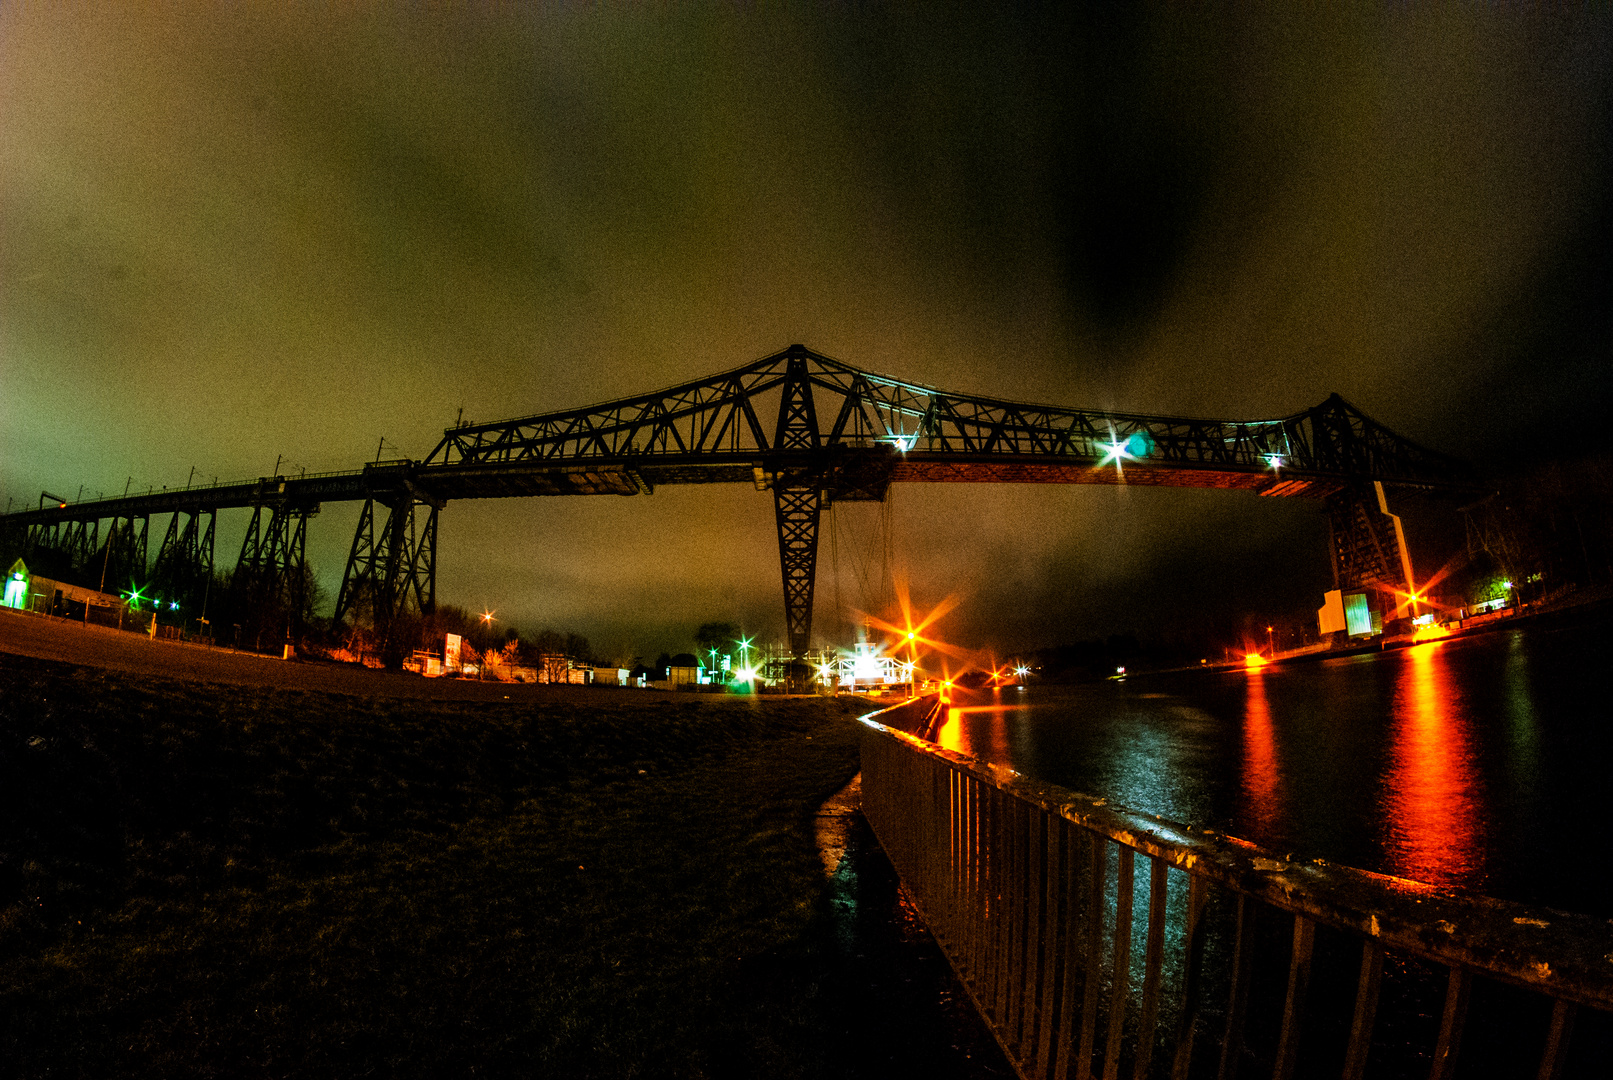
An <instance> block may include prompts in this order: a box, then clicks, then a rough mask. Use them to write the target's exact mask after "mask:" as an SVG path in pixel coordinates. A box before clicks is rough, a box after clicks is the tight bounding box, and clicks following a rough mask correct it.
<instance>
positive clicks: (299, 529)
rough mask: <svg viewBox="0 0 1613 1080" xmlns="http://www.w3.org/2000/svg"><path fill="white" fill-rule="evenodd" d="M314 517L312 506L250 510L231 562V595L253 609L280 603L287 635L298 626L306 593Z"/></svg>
mask: <svg viewBox="0 0 1613 1080" xmlns="http://www.w3.org/2000/svg"><path fill="white" fill-rule="evenodd" d="M265 511H267V514H268V517H267V520H265ZM317 513H319V506H318V505H317V504H315V505H311V506H309V505H301V506H298V505H291V504H288V503H277V504H273V505H264V504H262V503H260V504H258V505H256V506H254V507H253V508H252V520H251V523H250V524H248V526H247V530H246V536H245V537H244V538H243V539H242V541H241V555H240V558H239V559H237V560H236V563H235V578H234V581H233V583H232V584H233V587H234V589H235V591H236V592H237V594H238V595H240V596H242V597H244V598H245V599H246V600H247V602H248V603H249V604H251V605H253V606H254V607H256V608H258V610H259V611H263V610H265V609H268V608H271V607H274V606H277V605H282V604H283V605H285V608H286V611H287V614H288V616H289V626H288V630H289V632H291V633H292V634H296V633H298V632H300V630H301V628H302V627H301V620H302V615H303V609H304V608H305V606H306V604H305V598H306V596H307V592H308V559H307V538H308V519H309V518H310V517H312V516H313V515H315V514H317Z"/></svg>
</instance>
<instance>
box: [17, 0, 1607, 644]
mask: <svg viewBox="0 0 1613 1080" xmlns="http://www.w3.org/2000/svg"><path fill="white" fill-rule="evenodd" d="M1067 7H1068V8H1069V10H1065V9H1062V8H1061V9H1058V10H1054V11H1041V10H1036V9H1032V8H1029V7H1026V8H1014V9H1012V10H1007V11H1000V10H999V11H994V10H989V9H985V8H981V7H980V6H978V5H956V6H946V5H924V6H923V7H922V8H901V7H894V6H892V7H887V6H883V5H846V6H841V7H825V6H820V5H812V6H802V7H793V8H786V9H770V10H767V11H759V10H758V11H749V10H730V9H726V8H716V7H705V6H687V7H656V8H626V9H583V8H576V9H572V8H564V7H560V8H546V9H536V8H527V7H515V8H511V9H506V10H501V11H493V10H490V9H476V10H435V9H416V10H408V11H405V10H399V9H394V8H392V7H376V8H373V9H366V10H353V9H350V8H334V9H333V8H330V7H324V6H307V7H303V8H298V9H295V10H294V9H289V8H286V7H284V6H280V5H275V6H267V5H265V6H259V7H251V6H249V7H246V8H244V9H243V8H230V9H223V8H215V7H212V6H205V5H193V6H183V5H164V6H163V7H161V8H160V9H159V8H150V7H147V6H144V5H126V6H110V5H103V6H101V7H97V8H89V9H84V8H60V7H53V6H42V5H7V6H5V7H4V8H3V9H0V43H3V44H0V107H3V108H4V116H5V120H4V123H3V124H0V283H3V289H0V377H3V400H0V409H3V410H4V413H3V416H4V423H3V425H0V485H3V487H4V492H5V494H6V495H7V496H8V497H11V498H19V499H22V500H25V501H26V500H29V499H30V498H31V497H34V496H36V495H37V491H38V490H39V489H40V488H50V489H51V490H56V491H65V492H67V493H72V492H73V491H76V489H77V487H78V485H79V484H81V483H82V484H85V485H87V486H88V488H89V490H90V491H91V492H94V491H98V490H105V491H114V490H121V488H122V486H123V485H124V483H125V482H128V481H129V479H130V478H131V477H133V482H135V483H137V484H152V483H154V484H159V485H160V484H163V483H168V484H182V483H184V482H185V480H186V478H187V474H188V472H189V470H190V469H191V468H192V466H195V467H197V468H198V469H199V470H200V473H201V475H203V476H204V477H207V478H211V477H212V476H214V475H218V476H222V477H224V478H231V477H239V476H256V475H260V474H262V473H265V472H267V471H268V470H269V469H270V468H271V467H272V466H273V464H274V461H275V459H276V457H277V455H285V456H286V457H287V458H288V459H289V460H290V461H291V462H292V463H293V464H295V465H296V466H298V467H306V468H307V469H309V470H310V471H315V470H320V469H332V468H342V467H349V466H352V465H354V464H356V463H357V462H360V461H363V460H366V459H368V458H370V457H372V456H373V455H374V454H375V452H376V447H377V445H378V442H379V440H380V439H381V437H383V436H385V437H386V439H387V440H388V442H389V443H390V444H391V445H394V446H397V447H399V448H400V449H401V451H402V452H405V453H409V454H411V455H414V456H421V455H424V454H425V453H426V452H427V451H429V450H430V448H431V447H432V445H434V443H435V442H436V439H437V438H438V437H439V435H440V433H441V430H442V428H443V427H445V426H447V425H448V424H450V423H451V422H452V421H453V420H454V418H455V416H456V415H457V414H458V412H459V410H460V409H461V408H463V409H464V410H465V415H466V416H467V417H469V418H474V419H478V420H488V419H494V418H497V417H500V416H512V415H521V414H527V413H532V412H538V411H543V410H546V409H551V408H560V407H566V406H574V405H579V404H584V403H587V402H589V401H597V400H603V399H608V398H611V397H615V396H620V395H625V394H629V393H635V392H641V391H644V390H647V389H651V388H654V387H656V386H662V385H667V384H670V383H672V382H675V381H679V380H683V379H688V378H693V377H698V376H700V375H703V374H707V373H710V372H714V371H717V370H720V369H722V368H726V367H730V366H733V365H734V364H737V363H740V362H743V361H745V360H748V359H751V358H754V357H757V356H761V355H765V354H767V353H770V352H772V351H774V350H776V349H778V348H780V347H782V346H784V345H786V344H789V343H790V342H793V341H803V342H806V343H808V344H810V345H812V346H814V347H816V348H818V349H820V350H821V351H824V352H827V353H829V354H831V355H835V356H838V357H840V358H842V359H845V360H847V361H850V362H852V363H856V364H860V365H863V366H867V367H870V368H873V369H875V370H881V371H885V372H888V373H890V374H893V375H898V376H903V377H907V378H912V379H915V380H918V381H922V382H927V383H931V384H935V385H940V386H945V387H948V388H951V389H956V390H960V391H965V392H984V393H992V394H998V395H1004V396H1010V397H1020V398H1025V399H1030V400H1044V401H1057V402H1060V403H1066V404H1072V405H1088V406H1094V407H1109V408H1123V409H1129V410H1138V411H1156V412H1181V413H1189V414H1197V415H1225V416H1243V417H1256V416H1271V415H1282V414H1286V413H1290V412H1293V411H1296V410H1298V409H1300V408H1303V407H1305V406H1307V405H1310V404H1314V403H1316V402H1318V401H1320V400H1322V399H1323V398H1324V397H1325V396H1326V395H1327V394H1328V393H1329V392H1332V391H1335V390H1336V391H1339V392H1341V393H1343V394H1344V395H1345V396H1346V397H1347V398H1349V399H1350V400H1352V401H1354V402H1355V403H1356V404H1358V405H1359V406H1361V407H1362V408H1363V409H1365V410H1366V411H1367V412H1369V413H1371V414H1373V415H1375V416H1377V417H1378V418H1380V419H1381V420H1383V421H1385V422H1386V423H1388V424H1390V425H1391V426H1393V427H1395V428H1397V429H1400V430H1403V431H1404V432H1406V433H1407V434H1409V435H1411V436H1413V437H1415V438H1418V439H1421V440H1422V441H1424V442H1427V443H1429V444H1431V445H1435V446H1440V447H1445V448H1448V449H1452V450H1458V451H1460V452H1462V453H1466V454H1469V455H1472V456H1474V457H1475V458H1478V459H1480V460H1483V461H1486V462H1493V461H1496V460H1504V459H1505V458H1506V456H1507V455H1508V454H1509V453H1510V452H1512V449H1513V447H1514V445H1515V443H1516V440H1517V438H1518V435H1517V430H1516V425H1517V424H1518V423H1519V422H1527V423H1529V424H1531V425H1538V424H1544V425H1548V427H1549V425H1550V424H1552V423H1553V421H1554V420H1555V419H1556V418H1558V417H1567V418H1569V419H1570V420H1571V425H1570V426H1571V427H1572V430H1573V431H1574V432H1575V433H1576V434H1575V436H1574V438H1578V439H1580V441H1579V442H1577V443H1575V444H1574V445H1576V446H1582V445H1584V444H1585V440H1584V438H1583V433H1584V432H1585V430H1586V428H1587V426H1588V423H1589V419H1590V418H1591V417H1594V416H1596V415H1599V414H1600V412H1605V407H1606V402H1607V398H1608V385H1607V374H1606V372H1607V370H1608V365H1607V363H1606V359H1607V354H1608V324H1607V311H1608V310H1610V305H1609V304H1608V302H1607V301H1608V281H1609V267H1608V264H1607V254H1606V253H1607V251H1608V250H1610V247H1609V245H1608V243H1607V240H1606V235H1607V222H1608V221H1609V207H1610V206H1613V201H1610V187H1609V179H1608V178H1609V168H1608V164H1609V159H1608V152H1609V146H1608V143H1607V140H1608V133H1609V131H1613V125H1610V124H1609V123H1608V120H1609V115H1608V114H1609V91H1610V79H1609V59H1608V58H1609V57H1610V56H1613V40H1610V33H1609V28H1610V18H1609V16H1608V14H1607V13H1606V12H1603V11H1599V10H1594V9H1583V10H1582V9H1552V10H1537V9H1513V8H1471V7H1457V8H1438V9H1414V10H1383V9H1372V8H1362V9H1359V10H1344V9H1340V10H1332V9H1328V10H1322V11H1300V10H1298V9H1292V8H1291V7H1289V6H1284V5H1277V6H1273V7H1272V8H1271V9H1270V10H1266V11H1261V10H1257V9H1254V8H1250V7H1248V6H1236V7H1232V8H1227V9H1222V10H1196V11H1182V10H1176V9H1150V8H1145V7H1140V6H1137V5H1070V6H1067ZM1257 504H1258V505H1257ZM356 513H357V511H356V508H351V507H330V508H327V510H326V512H325V514H324V515H322V517H321V518H320V520H319V522H318V527H317V530H316V535H315V537H314V540H313V543H314V554H315V558H316V560H317V562H318V565H319V567H320V570H321V572H322V574H323V575H324V576H325V578H326V579H327V582H328V583H329V584H330V585H331V587H332V588H334V584H335V581H336V579H337V577H338V575H339V573H340V568H341V563H342V560H343V558H344V555H345V550H346V545H347V541H348V536H349V535H350V531H351V525H352V521H353V519H354V518H355V517H356ZM836 513H837V516H838V518H840V519H843V521H842V534H843V537H844V539H843V542H842V543H841V545H840V550H839V557H840V566H841V577H842V579H844V580H842V581H840V582H838V584H837V580H836V578H835V575H834V573H833V570H834V565H832V564H833V563H834V559H833V558H831V555H832V554H833V553H831V552H829V551H828V550H827V549H826V550H825V554H824V558H825V575H826V576H825V579H824V583H823V584H822V585H821V586H820V591H819V598H820V612H822V613H823V614H822V618H821V624H822V625H825V626H828V625H831V624H834V623H836V621H837V616H836V614H835V613H833V612H831V611H830V608H831V607H834V606H835V605H837V604H838V605H840V606H849V605H852V604H853V603H854V602H861V601H860V600H859V601H852V600H848V599H846V597H847V595H848V594H850V593H854V592H858V591H859V590H860V589H861V588H862V586H861V585H860V584H858V585H857V586H856V587H855V588H853V587H851V586H849V585H847V584H846V581H850V580H852V579H856V578H858V573H857V572H856V570H855V569H853V568H851V567H849V565H848V564H849V563H850V562H852V561H854V560H853V559H852V557H851V555H850V554H849V553H850V552H852V551H854V550H855V549H856V548H857V547H858V545H859V544H860V545H862V546H863V547H868V546H869V545H872V546H873V547H875V548H878V549H879V550H881V551H882V550H883V548H882V547H881V546H880V542H879V541H878V539H877V537H878V533H879V530H880V528H882V527H886V526H888V527H891V528H894V529H895V531H896V533H897V540H896V542H895V547H896V553H897V556H898V560H897V561H899V562H902V563H904V564H905V566H906V570H907V572H908V574H909V575H910V577H911V578H912V580H913V582H914V588H915V592H916V593H917V594H919V595H920V596H923V597H927V598H930V599H939V598H940V597H941V596H944V595H946V594H948V593H953V592H956V593H960V594H963V595H965V597H966V602H965V604H964V606H963V607H961V608H960V609H959V611H958V612H957V614H956V615H955V616H954V617H953V618H954V621H955V624H956V627H957V631H956V632H957V633H958V634H959V635H960V636H965V637H970V638H973V639H977V640H988V639H992V638H1002V639H1008V638H1013V639H1016V641H1023V642H1030V641H1033V640H1051V639H1055V638H1058V637H1061V636H1065V635H1083V634H1088V633H1096V632H1104V631H1107V630H1109V629H1112V628H1124V627H1126V626H1128V625H1138V626H1156V627H1169V626H1171V625H1173V624H1179V623H1181V621H1182V620H1187V619H1194V618H1199V617H1200V616H1201V615H1203V614H1204V613H1206V612H1220V611H1224V610H1236V609H1238V608H1239V606H1240V605H1263V606H1266V607H1276V606H1281V605H1283V604H1290V605H1294V606H1298V607H1300V608H1303V606H1304V605H1305V604H1309V603H1311V602H1312V595H1311V594H1312V593H1313V592H1314V591H1315V588H1316V587H1317V584H1318V582H1319V581H1320V580H1324V579H1325V577H1326V574H1327V570H1326V564H1325V561H1324V560H1325V551H1324V549H1323V548H1322V547H1321V545H1320V543H1319V540H1318V537H1319V535H1320V533H1319V529H1320V522H1319V518H1318V517H1317V515H1316V514H1315V513H1314V508H1311V507H1305V506H1288V505H1284V506H1281V507H1270V506H1267V505H1265V501H1263V500H1253V499H1247V498H1243V497H1240V496H1231V495H1228V496H1204V495H1202V494H1195V493H1189V492H1153V491H1149V492H1140V491H1133V492H1118V493H1117V492H1112V491H1105V490H1097V489H1079V490H1052V489H981V488H974V489H966V488H965V489H958V488H945V489H942V488H936V489H924V490H910V489H901V490H899V491H898V492H897V494H896V501H895V503H894V505H893V507H892V508H891V510H890V511H889V512H887V513H877V512H876V513H866V512H863V511H862V510H861V509H860V508H842V509H841V510H837V511H836ZM859 537H860V538H861V539H858V538H859ZM1262 568H1264V570H1262ZM1273 568H1276V569H1275V570H1273ZM866 576H867V575H866V574H863V575H862V577H864V578H866ZM1234 582H1236V583H1237V584H1236V585H1234V584H1233V583H1234ZM440 584H441V592H442V594H443V595H444V596H446V597H448V598H450V599H462V600H465V601H467V602H470V603H476V604H480V603H487V604H490V605H493V606H495V607H499V608H500V609H501V610H503V611H505V612H506V613H508V614H509V615H510V616H511V617H512V618H513V619H515V620H517V621H520V622H523V623H526V624H528V625H534V624H537V623H541V622H546V621H547V622H553V623H556V624H562V625H570V626H575V627H577V628H579V629H582V630H583V631H585V632H588V633H590V634H592V635H594V636H596V637H598V638H601V639H603V640H608V641H619V642H620V644H621V646H622V647H624V648H627V647H635V648H637V649H638V650H639V651H659V649H660V648H661V647H664V646H667V645H671V644H673V643H674V642H673V641H672V639H673V638H675V637H676V636H677V635H678V634H679V633H681V632H682V631H681V630H680V629H679V628H680V627H684V626H687V627H689V628H692V627H693V626H695V625H698V623H699V622H702V621H705V620H707V619H710V618H715V617H733V616H736V615H737V616H739V617H742V618H743V619H744V620H746V621H747V623H749V624H751V625H753V626H756V627H757V628H759V629H760V630H761V631H762V632H763V633H764V634H769V635H773V634H777V633H778V632H779V631H780V630H781V624H782V619H781V611H780V603H779V585H778V569H777V565H776V550H775V548H774V539H773V535H772V520H771V507H770V505H769V503H768V500H767V498H766V497H765V496H764V495H760V494H758V493H756V492H754V491H750V490H748V489H742V488H734V489H683V490H671V489H669V490H664V491H661V492H658V493H657V494H656V495H654V496H652V497H650V498H648V499H626V500H600V501H595V502H587V501H571V502H562V501H554V502H531V503H521V504H504V505H499V504H468V503H467V504H455V505H453V506H451V507H450V510H449V512H448V513H447V515H446V516H445V517H444V523H443V552H442V571H441V582H440ZM837 589H838V592H837ZM837 597H838V599H837Z"/></svg>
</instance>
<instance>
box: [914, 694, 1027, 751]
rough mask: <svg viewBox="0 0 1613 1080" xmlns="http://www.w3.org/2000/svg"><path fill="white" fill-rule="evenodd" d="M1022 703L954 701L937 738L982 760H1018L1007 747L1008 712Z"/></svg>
mask: <svg viewBox="0 0 1613 1080" xmlns="http://www.w3.org/2000/svg"><path fill="white" fill-rule="evenodd" d="M1021 708H1022V706H1019V705H954V706H952V707H951V708H949V709H947V716H946V720H945V722H943V723H942V724H941V730H940V731H938V732H936V735H935V741H936V742H938V743H940V744H941V745H942V746H943V747H945V748H946V749H948V750H956V751H957V752H958V753H960V754H968V755H969V756H970V757H972V758H978V759H980V760H981V761H1000V762H1009V761H1013V760H1015V758H1014V755H1013V754H1011V753H1010V752H1009V748H1008V716H1007V714H1008V713H1012V712H1018V711H1019V710H1020V709H1021Z"/></svg>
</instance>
